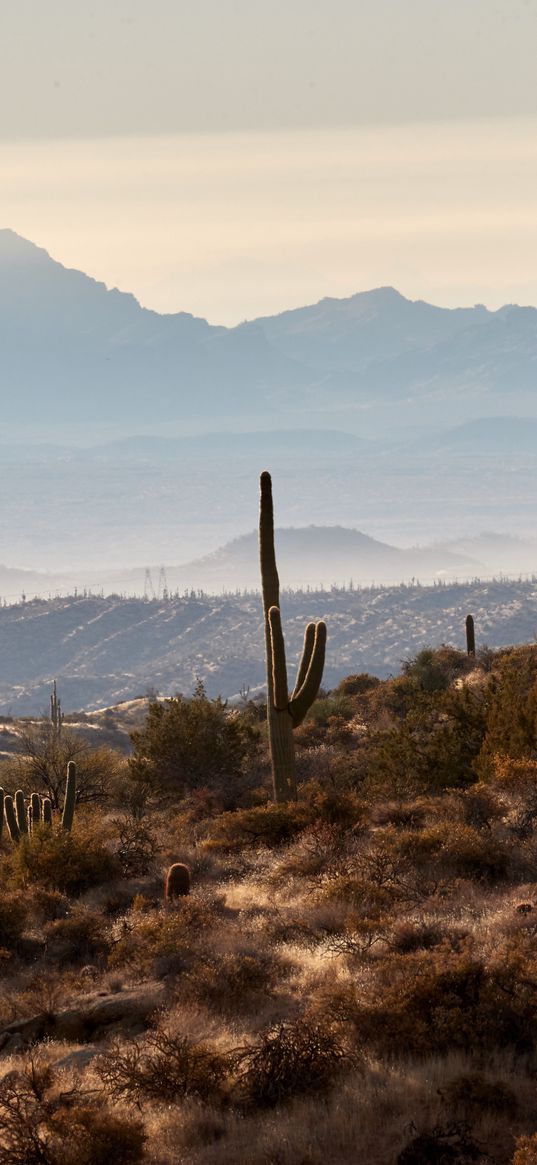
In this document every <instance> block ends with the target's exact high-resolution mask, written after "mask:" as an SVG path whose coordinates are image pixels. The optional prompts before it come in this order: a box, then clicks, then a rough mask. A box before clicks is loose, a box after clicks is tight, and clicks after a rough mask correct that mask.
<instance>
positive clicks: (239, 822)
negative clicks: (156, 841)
mask: <svg viewBox="0 0 537 1165" xmlns="http://www.w3.org/2000/svg"><path fill="white" fill-rule="evenodd" d="M314 816H315V813H314V810H313V809H312V807H311V805H307V804H304V803H303V802H300V801H298V802H289V803H288V804H286V805H275V804H270V805H263V806H258V807H257V806H256V807H254V808H252V809H236V810H235V811H234V812H232V813H222V814H221V815H220V817H216V818H214V820H213V821H212V822H211V825H210V835H209V838H210V841H211V844H212V845H213V846H217V847H218V848H221V849H223V850H233V849H241V848H242V847H243V846H260V845H265V846H268V847H269V848H270V849H273V848H275V847H277V846H279V845H284V844H285V842H288V841H291V839H292V838H293V837H296V836H297V834H299V833H300V832H301V831H302V830H303V829H305V828H306V826H307V825H309V824H310V823H311V821H312V820H313V818H314Z"/></svg>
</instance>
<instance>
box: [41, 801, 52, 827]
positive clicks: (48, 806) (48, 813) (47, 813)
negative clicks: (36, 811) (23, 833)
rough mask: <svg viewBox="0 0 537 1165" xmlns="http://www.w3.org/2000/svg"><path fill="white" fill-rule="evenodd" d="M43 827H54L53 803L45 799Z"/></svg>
mask: <svg viewBox="0 0 537 1165" xmlns="http://www.w3.org/2000/svg"><path fill="white" fill-rule="evenodd" d="M43 825H52V801H51V799H50V797H43Z"/></svg>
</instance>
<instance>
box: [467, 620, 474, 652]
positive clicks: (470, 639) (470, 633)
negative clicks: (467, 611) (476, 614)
mask: <svg viewBox="0 0 537 1165" xmlns="http://www.w3.org/2000/svg"><path fill="white" fill-rule="evenodd" d="M466 651H467V654H468V655H475V627H474V618H473V615H467V616H466Z"/></svg>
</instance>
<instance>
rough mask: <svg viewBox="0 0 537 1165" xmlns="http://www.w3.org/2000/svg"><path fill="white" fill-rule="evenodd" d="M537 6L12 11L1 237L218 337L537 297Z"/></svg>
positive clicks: (126, 6)
mask: <svg viewBox="0 0 537 1165" xmlns="http://www.w3.org/2000/svg"><path fill="white" fill-rule="evenodd" d="M536 45H537V0H371V2H369V0H367V2H366V0H330V2H328V0H285V2H283V0H266V2H265V3H261V2H260V0H196V3H189V4H186V3H184V2H183V0H151V2H149V0H106V2H105V0H93V2H88V3H81V2H80V0H17V3H14V2H13V3H11V2H9V0H0V226H9V227H12V228H14V229H15V230H17V231H19V232H20V233H21V234H23V235H25V236H26V237H28V238H31V239H33V240H34V241H35V242H38V243H39V244H41V245H42V246H45V247H46V248H47V250H49V251H50V252H51V253H52V254H53V255H54V257H56V258H58V259H60V260H61V261H62V262H64V263H66V264H67V265H70V266H77V267H81V268H82V269H84V270H86V271H88V273H90V274H92V275H94V276H95V277H97V278H100V279H103V280H104V281H105V282H106V283H107V284H109V285H112V286H115V285H117V286H120V287H122V288H124V289H125V290H132V291H133V292H134V293H135V294H136V295H137V296H138V297H139V298H140V299H141V300H142V302H144V303H146V304H147V305H149V306H154V307H156V308H158V309H159V310H168V311H173V310H179V309H185V310H191V311H194V312H196V313H198V314H203V315H206V316H208V317H209V318H210V319H211V320H212V321H214V322H234V321H236V320H239V319H241V318H244V317H247V316H253V315H256V314H259V313H261V312H264V311H266V312H269V311H275V310H279V309H281V308H284V307H286V306H293V305H295V304H299V303H303V302H306V301H311V300H315V299H318V298H320V297H321V296H322V295H325V294H331V295H344V294H350V293H352V292H353V291H358V290H363V289H365V288H367V287H371V286H378V285H380V284H385V283H390V284H394V285H396V286H398V287H399V289H400V290H401V291H403V293H405V294H408V295H410V296H412V297H419V296H423V297H424V298H432V299H436V300H437V302H442V303H446V304H454V303H457V302H459V303H472V302H475V301H476V300H483V301H484V302H486V303H488V304H489V305H491V306H497V305H498V304H500V303H502V302H505V301H506V300H520V301H523V302H537V267H536V265H535V263H534V256H535V254H536V253H537V252H536V244H537V209H536V207H537V197H536V195H537V132H536V130H537V84H536V80H535V76H536V74H535V48H536Z"/></svg>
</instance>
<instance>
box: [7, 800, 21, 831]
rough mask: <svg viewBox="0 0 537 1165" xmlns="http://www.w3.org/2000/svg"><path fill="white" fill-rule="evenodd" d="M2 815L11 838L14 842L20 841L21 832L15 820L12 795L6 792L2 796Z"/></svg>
mask: <svg viewBox="0 0 537 1165" xmlns="http://www.w3.org/2000/svg"><path fill="white" fill-rule="evenodd" d="M4 816H5V819H6V825H7V827H8V830H9V836H10V838H11V840H12V841H14V842H18V841H20V839H21V834H20V829H19V825H18V822H17V814H16V813H15V806H14V804H13V797H10V795H9V794H8V793H6V795H5V797H4Z"/></svg>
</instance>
